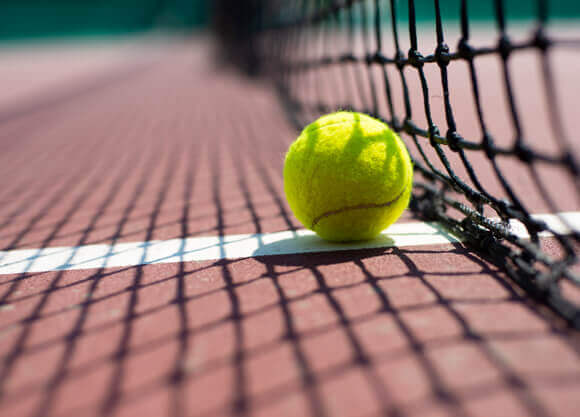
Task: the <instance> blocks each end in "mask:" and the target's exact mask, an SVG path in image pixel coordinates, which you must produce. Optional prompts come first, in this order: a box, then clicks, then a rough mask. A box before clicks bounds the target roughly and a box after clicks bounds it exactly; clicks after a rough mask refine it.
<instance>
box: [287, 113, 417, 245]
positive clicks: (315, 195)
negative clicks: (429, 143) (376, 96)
mask: <svg viewBox="0 0 580 417" xmlns="http://www.w3.org/2000/svg"><path fill="white" fill-rule="evenodd" d="M412 183H413V165H412V164H411V158H410V157H409V153H408V152H407V148H406V147H405V144H404V143H403V141H402V140H401V139H400V138H399V136H398V135H397V134H396V133H395V132H393V131H392V130H391V129H390V128H389V127H388V126H387V125H386V124H384V123H383V122H381V121H379V120H377V119H374V118H372V117H370V116H367V115H365V114H361V113H353V112H345V111H341V112H338V113H333V114H329V115H326V116H322V117H321V118H319V119H318V120H316V121H315V122H314V123H312V124H310V125H308V126H307V127H306V128H305V129H304V130H303V131H302V133H301V134H300V136H299V137H298V139H296V141H295V142H294V143H292V145H290V149H289V150H288V153H287V154H286V160H285V162H284V191H285V192H286V197H287V199H288V203H289V204H290V208H291V209H292V211H293V212H294V214H295V215H296V217H297V218H298V220H300V222H301V223H302V224H303V225H304V226H305V227H307V228H308V229H311V230H313V231H315V232H316V233H317V234H318V235H319V236H320V237H322V238H323V239H326V240H330V241H338V242H344V241H353V240H366V239H372V238H374V237H375V236H377V235H378V234H379V233H380V232H381V231H383V230H384V229H386V228H387V227H388V226H390V225H391V224H392V223H393V222H395V221H396V220H397V219H398V218H399V216H400V215H401V213H402V212H403V210H405V208H406V207H407V205H408V204H409V199H410V196H411V188H412Z"/></svg>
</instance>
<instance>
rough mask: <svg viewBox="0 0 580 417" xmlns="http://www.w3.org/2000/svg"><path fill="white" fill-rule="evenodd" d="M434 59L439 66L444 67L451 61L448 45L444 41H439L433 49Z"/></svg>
mask: <svg viewBox="0 0 580 417" xmlns="http://www.w3.org/2000/svg"><path fill="white" fill-rule="evenodd" d="M435 59H436V61H437V65H439V67H440V68H443V67H446V66H447V65H449V62H450V61H451V56H450V55H449V46H447V44H446V43H440V44H439V45H438V46H437V48H436V49H435Z"/></svg>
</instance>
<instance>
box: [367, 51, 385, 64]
mask: <svg viewBox="0 0 580 417" xmlns="http://www.w3.org/2000/svg"><path fill="white" fill-rule="evenodd" d="M373 62H374V63H375V64H380V65H384V64H386V63H387V62H389V60H388V59H387V57H386V56H384V55H383V53H382V52H381V51H377V52H375V53H374V54H372V55H370V62H369V63H373Z"/></svg>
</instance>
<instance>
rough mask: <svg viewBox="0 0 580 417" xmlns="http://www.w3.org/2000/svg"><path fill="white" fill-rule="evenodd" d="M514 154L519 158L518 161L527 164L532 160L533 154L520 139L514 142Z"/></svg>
mask: <svg viewBox="0 0 580 417" xmlns="http://www.w3.org/2000/svg"><path fill="white" fill-rule="evenodd" d="M514 154H515V155H516V156H517V157H518V158H519V159H520V161H522V162H525V163H527V164H529V163H531V162H533V160H534V154H533V152H532V151H531V149H530V148H528V147H527V146H526V145H524V144H523V143H522V141H518V142H516V145H515V146H514Z"/></svg>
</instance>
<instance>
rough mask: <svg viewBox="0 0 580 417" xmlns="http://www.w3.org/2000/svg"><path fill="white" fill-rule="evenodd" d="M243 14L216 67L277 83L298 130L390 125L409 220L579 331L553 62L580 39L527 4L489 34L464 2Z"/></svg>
mask: <svg viewBox="0 0 580 417" xmlns="http://www.w3.org/2000/svg"><path fill="white" fill-rule="evenodd" d="M222 3H227V2H222ZM249 3H251V4H252V10H253V13H252V14H251V16H245V19H244V22H243V23H240V22H238V23H237V24H242V25H245V27H246V30H245V31H243V33H244V36H243V37H230V38H229V39H226V41H225V42H224V43H223V45H224V46H225V48H224V49H225V50H226V51H227V54H226V55H228V56H230V57H233V58H234V59H233V60H234V61H238V62H251V65H250V66H251V67H252V70H253V71H254V72H255V71H256V69H257V68H259V69H260V72H259V73H260V74H262V75H263V76H266V77H269V78H271V79H272V80H273V81H275V84H276V86H277V87H278V90H279V92H280V97H281V98H282V102H283V103H284V105H285V107H286V109H287V111H288V114H289V116H290V117H291V120H292V121H293V122H294V123H295V124H296V126H297V127H298V128H301V127H304V126H305V125H306V124H308V123H310V122H312V121H313V120H315V119H316V118H317V117H318V116H320V115H321V114H324V113H328V112H332V111H335V110H337V109H349V110H355V111H361V112H365V113H368V114H370V115H373V116H375V117H377V118H380V119H382V120H384V121H385V122H387V123H388V124H389V125H390V126H391V127H392V128H393V129H395V130H396V131H398V132H399V133H400V134H401V136H402V138H403V139H404V140H405V142H406V143H407V145H408V147H409V148H410V150H411V153H412V156H413V159H414V164H415V171H416V175H415V180H414V193H413V199H412V202H411V208H412V210H413V211H414V212H416V213H417V214H418V215H419V216H420V217H421V218H423V219H426V220H428V221H437V222H440V223H441V224H443V225H444V226H445V227H446V228H448V229H449V230H451V231H452V232H453V233H455V234H457V235H459V236H461V237H462V238H463V239H464V240H465V241H466V242H467V243H468V244H469V245H470V246H472V247H473V248H475V249H476V250H478V251H479V253H481V254H482V255H483V256H485V257H486V258H488V259H489V260H491V261H492V262H494V263H495V264H497V265H499V266H501V267H502V268H503V269H504V270H505V271H506V272H507V274H508V275H509V276H510V277H511V278H512V279H513V280H514V281H515V282H516V283H517V284H518V285H519V286H520V287H521V288H523V289H525V290H526V291H527V292H528V293H529V294H530V295H531V296H533V297H534V298H536V299H538V300H541V301H542V302H543V303H544V304H545V305H547V306H549V307H550V308H551V309H552V310H554V311H556V312H557V313H558V314H559V315H560V316H562V317H563V318H564V319H565V320H567V321H568V322H569V323H572V324H573V325H574V326H576V327H580V308H579V305H580V303H578V299H579V297H578V293H579V291H580V288H579V287H580V285H579V284H580V277H579V274H578V266H577V261H578V257H577V253H578V243H579V239H580V231H579V230H578V229H576V228H575V227H574V225H573V224H572V223H573V222H572V221H571V220H570V217H566V216H565V215H562V214H561V213H562V211H563V210H562V208H563V207H562V205H561V204H560V202H561V201H562V200H564V199H563V198H561V193H566V194H567V197H569V198H567V201H568V200H570V201H569V204H568V206H566V207H564V208H568V209H570V207H572V208H577V207H578V206H579V202H578V201H579V200H578V198H579V197H578V196H579V193H578V186H579V184H580V181H579V170H578V168H579V165H578V162H577V158H576V156H575V153H574V151H575V149H574V146H575V143H574V142H572V141H571V137H570V136H571V135H570V134H567V131H566V126H565V122H564V121H563V114H564V113H565V112H564V111H563V109H562V106H561V104H560V100H559V97H558V92H559V91H561V89H560V90H558V88H557V85H556V80H555V78H557V75H558V71H557V66H555V64H554V62H553V59H552V58H553V56H554V55H555V54H556V53H557V51H565V53H572V54H574V53H576V54H577V52H579V51H580V39H576V38H575V37H574V36H573V35H574V33H572V34H570V33H567V32H565V31H564V32H563V34H564V36H559V37H557V36H554V35H553V34H552V31H550V26H549V21H548V11H549V7H550V4H549V2H547V1H537V2H532V3H531V5H532V8H533V14H534V16H533V19H531V20H529V21H520V22H519V23H518V24H513V22H512V21H511V20H510V19H508V14H507V12H506V8H507V7H508V5H506V4H505V2H504V1H500V0H497V1H493V2H491V1H490V2H489V3H490V7H491V10H492V13H493V14H492V21H491V22H489V21H488V22H487V23H485V24H481V23H478V22H474V21H473V20H474V19H473V18H472V16H471V14H470V10H469V8H468V6H471V5H472V3H468V2H467V1H465V0H463V1H457V2H455V9H450V8H449V2H445V5H444V6H445V7H446V9H445V10H444V8H443V5H442V4H440V1H438V0H434V1H432V2H420V1H412V0H410V1H408V2H400V1H395V0H391V1H382V0H366V1H365V0H362V1H356V0H350V1H348V0H346V1H345V0H343V1H338V0H335V1H331V0H295V1H267V2H266V1H264V2H260V1H257V0H254V1H250V2H249ZM427 3H428V4H427ZM484 3H485V2H484ZM443 15H445V16H448V15H450V16H455V18H454V19H453V18H452V19H451V20H449V21H448V19H447V18H445V24H444V18H443ZM419 16H422V19H423V18H425V16H426V19H423V20H424V21H423V22H422V23H421V22H419ZM512 28H515V29H514V30H513V31H512V30H511V29H512ZM568 35H570V36H568ZM449 45H451V46H449ZM249 58H251V60H249ZM532 63H533V65H532ZM534 71H535V75H533V76H532V75H530V73H532V72H534ZM526 74H528V75H526ZM576 80H577V76H576ZM522 93H523V94H522ZM498 97H500V98H501V99H500V98H498ZM530 103H534V104H537V105H538V106H543V107H539V108H533V106H532V107H530V105H529V104H530ZM540 118H543V119H545V120H546V122H545V124H542V123H541V122H538V119H540ZM529 121H531V123H528V122H529ZM544 125H545V126H544ZM565 184H566V185H565ZM555 188H557V190H555ZM559 193H560V194H559ZM539 208H542V209H544V210H545V211H549V212H551V213H560V214H559V215H558V216H559V219H560V221H559V224H557V225H556V226H554V224H553V223H550V224H548V223H547V222H545V221H544V220H542V218H541V217H538V216H535V215H534V213H536V212H537V210H538V209H539ZM522 225H523V226H522ZM518 227H520V228H521V227H524V228H525V231H526V232H527V235H528V236H527V237H524V236H522V233H516V229H517V228H518ZM547 233H549V234H550V235H551V237H550V238H548V239H540V238H541V237H542V236H543V235H545V234H547Z"/></svg>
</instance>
